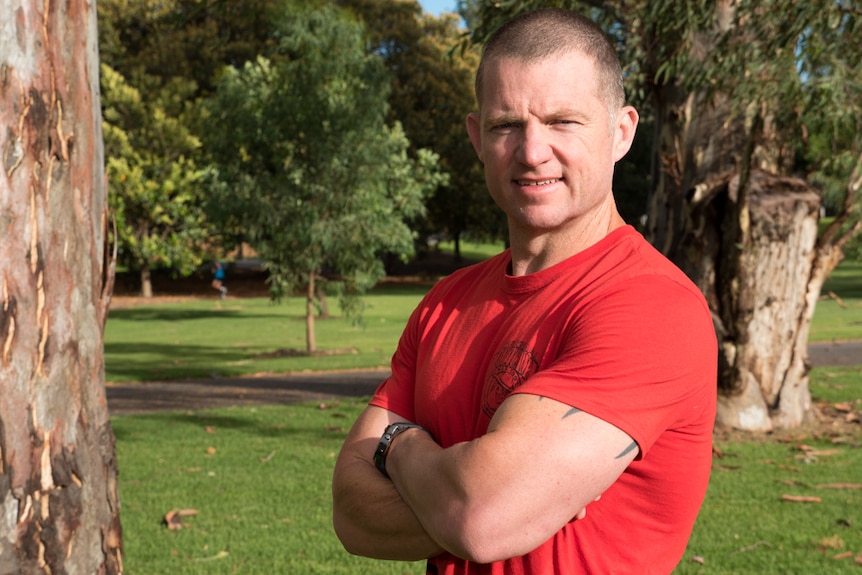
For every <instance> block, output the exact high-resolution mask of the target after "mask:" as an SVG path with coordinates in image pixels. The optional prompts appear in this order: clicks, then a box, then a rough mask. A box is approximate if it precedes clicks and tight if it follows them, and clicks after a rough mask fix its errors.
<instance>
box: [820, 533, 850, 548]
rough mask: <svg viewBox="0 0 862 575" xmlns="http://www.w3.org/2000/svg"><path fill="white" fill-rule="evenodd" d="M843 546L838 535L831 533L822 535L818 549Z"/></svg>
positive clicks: (842, 541)
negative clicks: (825, 535) (829, 535)
mask: <svg viewBox="0 0 862 575" xmlns="http://www.w3.org/2000/svg"><path fill="white" fill-rule="evenodd" d="M843 548H844V540H843V539H841V538H840V537H838V536H837V535H832V536H831V537H824V538H823V539H821V540H820V545H819V546H818V549H820V550H821V551H826V550H827V549H843Z"/></svg>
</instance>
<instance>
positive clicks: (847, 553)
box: [831, 551, 853, 560]
mask: <svg viewBox="0 0 862 575" xmlns="http://www.w3.org/2000/svg"><path fill="white" fill-rule="evenodd" d="M850 557H853V552H852V551H845V552H844V553H839V554H838V555H833V556H832V557H831V559H835V560H838V559H848V558H850Z"/></svg>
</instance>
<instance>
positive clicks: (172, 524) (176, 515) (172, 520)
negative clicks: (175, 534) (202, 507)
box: [164, 509, 199, 531]
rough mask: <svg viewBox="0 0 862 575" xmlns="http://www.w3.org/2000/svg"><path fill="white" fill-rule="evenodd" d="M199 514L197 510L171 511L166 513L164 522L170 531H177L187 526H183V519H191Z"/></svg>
mask: <svg viewBox="0 0 862 575" xmlns="http://www.w3.org/2000/svg"><path fill="white" fill-rule="evenodd" d="M198 513H199V512H198V510H197V509H171V510H170V511H168V512H167V513H165V518H164V522H165V525H167V526H168V529H170V530H171V531H177V530H178V529H182V528H183V527H185V525H183V517H190V516H192V515H197V514H198Z"/></svg>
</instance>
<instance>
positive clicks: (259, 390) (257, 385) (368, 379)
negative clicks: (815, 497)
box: [107, 341, 862, 415]
mask: <svg viewBox="0 0 862 575" xmlns="http://www.w3.org/2000/svg"><path fill="white" fill-rule="evenodd" d="M808 354H809V359H810V361H811V363H812V364H813V365H814V366H816V367H821V366H830V365H835V366H842V365H843V366H847V365H862V341H849V342H834V343H822V344H812V345H811V346H810V347H809V349H808ZM387 375H389V370H388V369H371V370H356V371H335V372H320V373H300V374H288V375H272V376H263V377H242V378H216V379H196V380H185V381H171V382H148V383H133V384H121V385H112V384H109V385H108V388H107V392H108V406H109V408H110V411H111V414H112V415H122V414H129V413H146V412H152V411H176V410H188V409H203V408H209V407H228V406H231V405H252V404H262V403H296V402H299V401H321V402H323V401H331V400H333V399H334V398H347V397H365V396H369V395H371V394H372V393H373V392H374V390H375V389H376V388H377V386H378V385H379V384H380V382H381V381H383V379H384V378H385V377H386V376H387Z"/></svg>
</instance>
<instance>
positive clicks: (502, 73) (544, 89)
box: [479, 52, 600, 112]
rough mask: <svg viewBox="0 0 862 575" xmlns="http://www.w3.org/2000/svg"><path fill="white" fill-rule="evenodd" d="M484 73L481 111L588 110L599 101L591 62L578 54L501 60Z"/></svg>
mask: <svg viewBox="0 0 862 575" xmlns="http://www.w3.org/2000/svg"><path fill="white" fill-rule="evenodd" d="M484 72H485V73H484V74H483V78H482V80H483V86H482V91H481V100H482V101H480V102H479V105H480V109H482V110H483V111H484V110H485V109H488V108H493V109H495V110H496V111H497V112H500V111H503V109H508V108H512V107H514V108H518V107H522V106H524V105H546V106H547V105H554V106H568V107H571V106H578V107H585V108H589V107H592V105H593V104H596V103H598V101H599V93H600V90H599V78H598V74H597V69H596V63H595V60H594V59H593V58H591V57H589V56H587V55H584V54H583V53H581V52H566V53H560V54H554V55H551V56H548V57H544V58H539V59H524V58H518V57H512V56H502V57H498V58H495V59H494V60H493V61H489V62H487V63H486V66H485V71H484ZM513 111H514V110H513Z"/></svg>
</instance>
